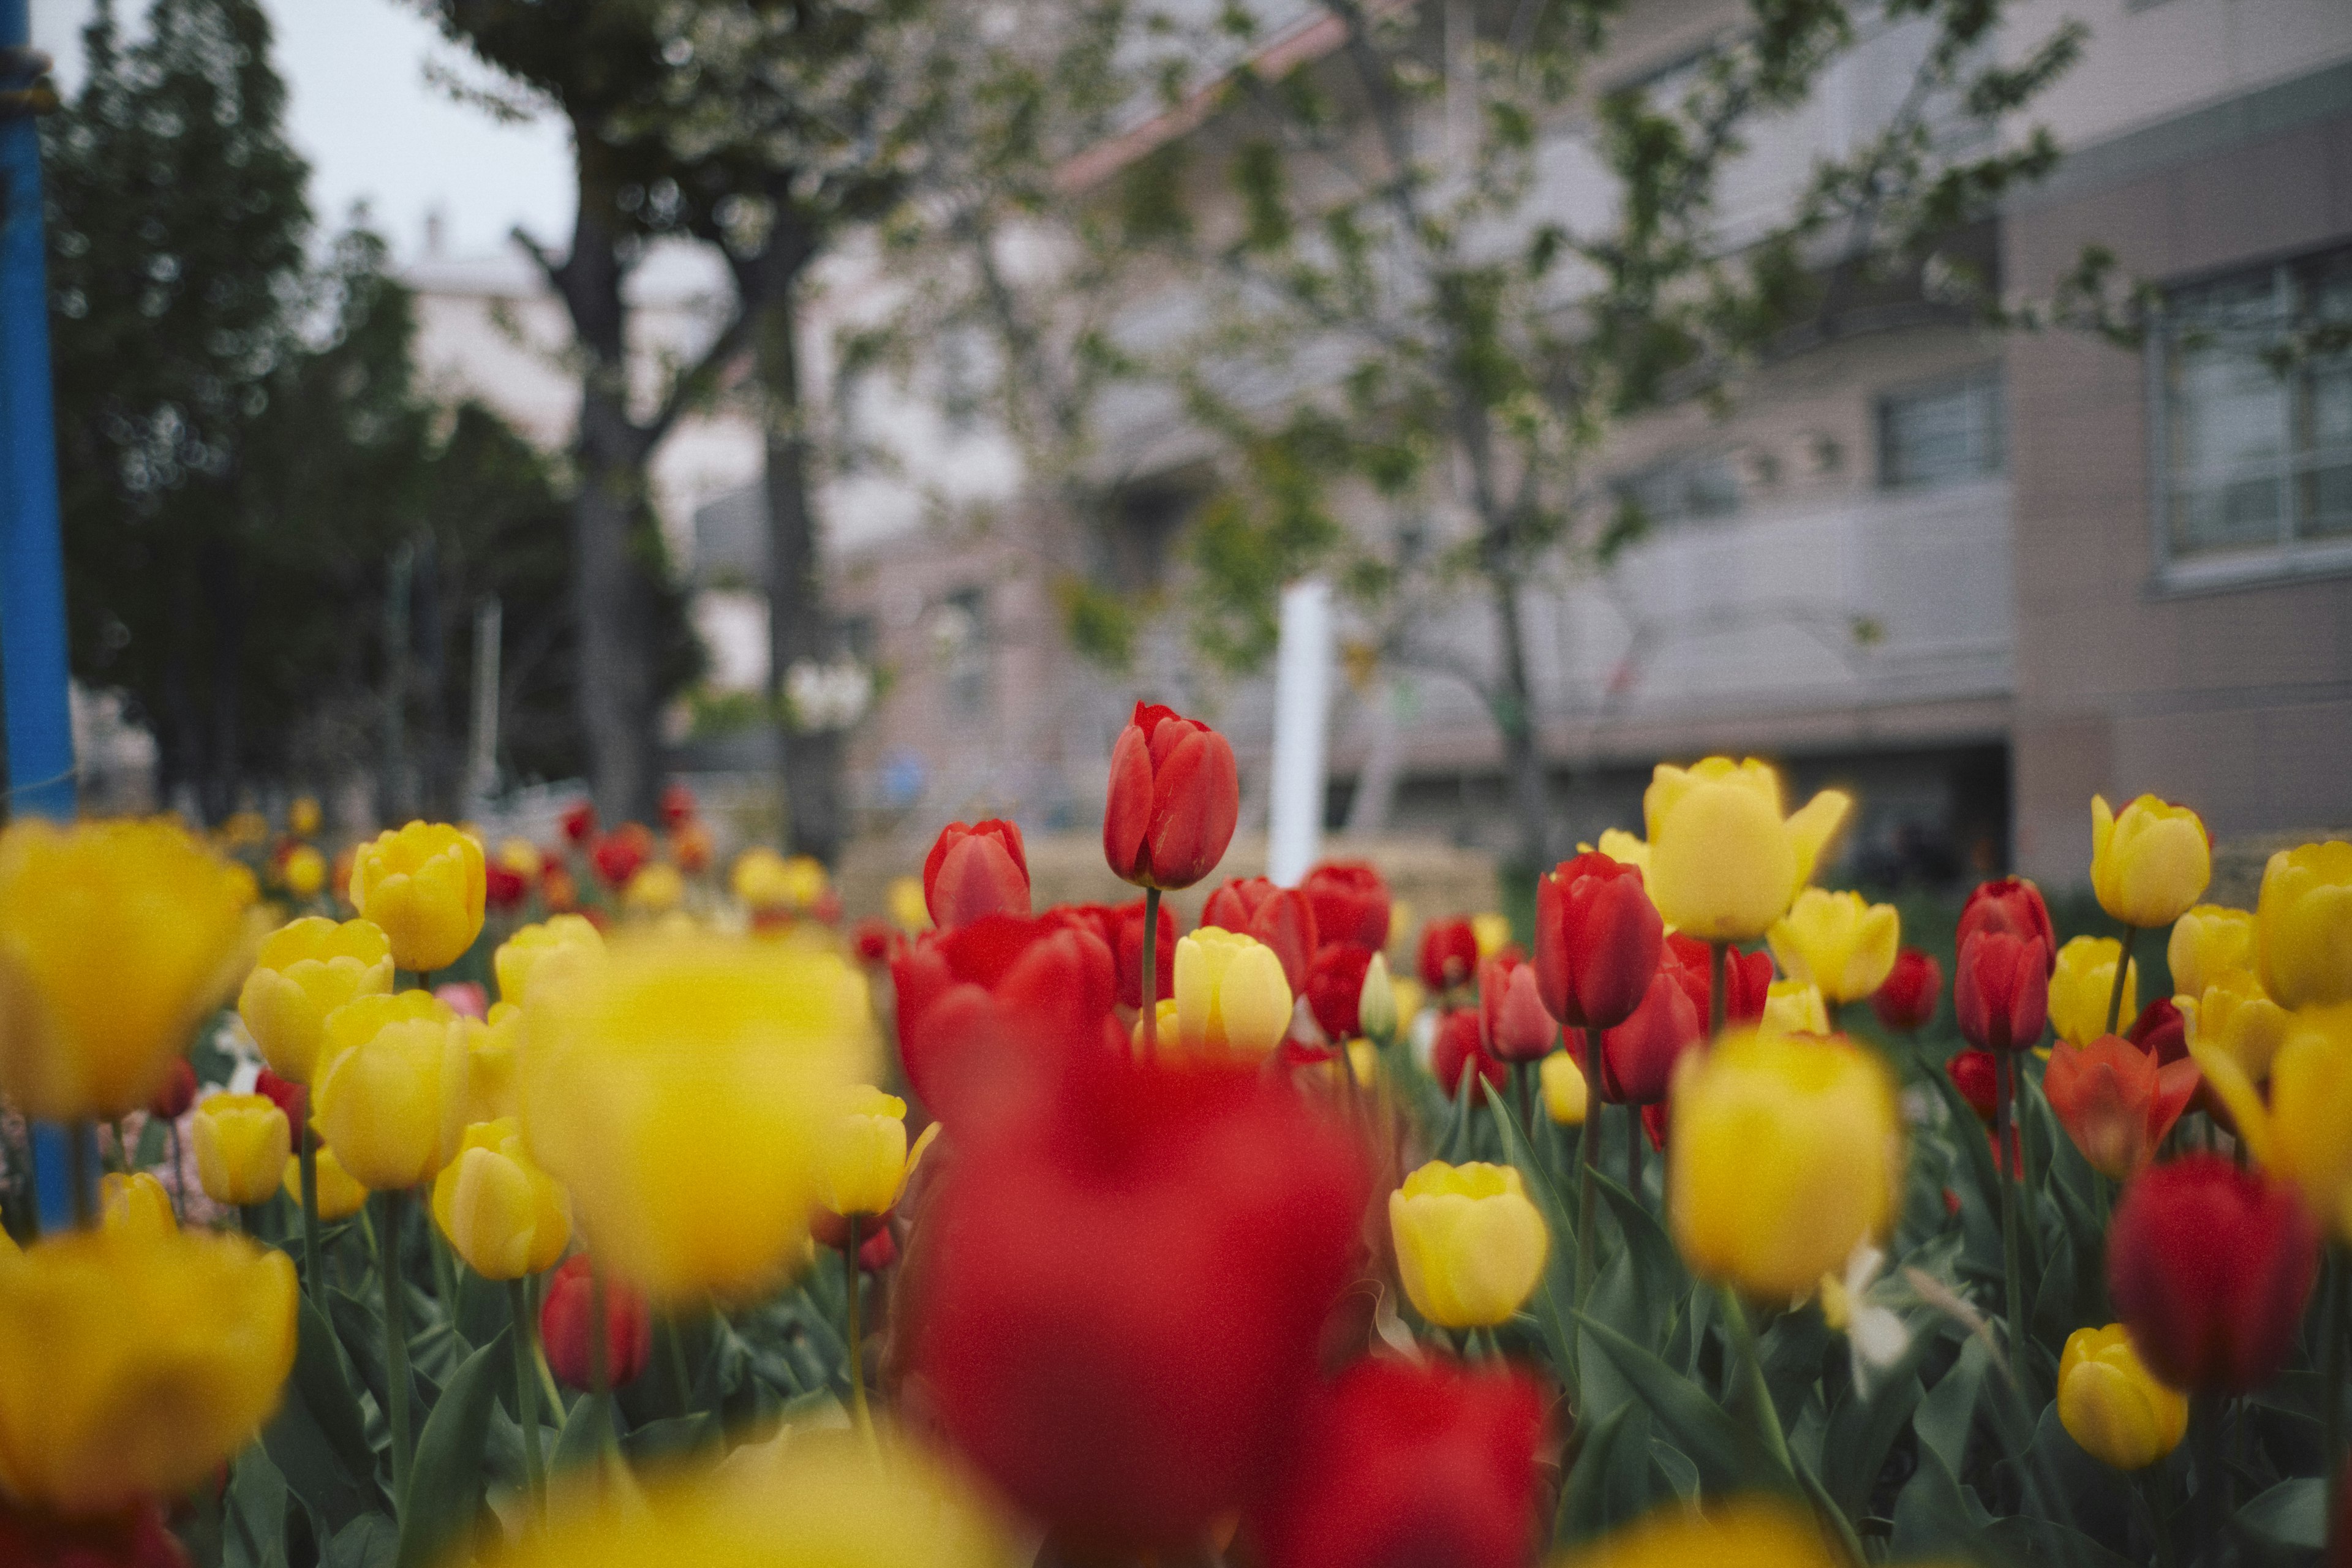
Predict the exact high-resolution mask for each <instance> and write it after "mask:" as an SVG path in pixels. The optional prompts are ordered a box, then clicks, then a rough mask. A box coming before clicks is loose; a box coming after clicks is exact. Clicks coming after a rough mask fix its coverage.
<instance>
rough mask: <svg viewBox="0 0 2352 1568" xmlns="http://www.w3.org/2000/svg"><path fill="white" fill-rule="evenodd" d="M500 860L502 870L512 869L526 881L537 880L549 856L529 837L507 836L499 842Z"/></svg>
mask: <svg viewBox="0 0 2352 1568" xmlns="http://www.w3.org/2000/svg"><path fill="white" fill-rule="evenodd" d="M498 862H499V869H500V870H502V871H511V872H513V873H514V874H515V875H516V876H518V877H520V878H521V879H523V880H524V881H526V882H536V881H538V880H539V873H540V870H541V868H542V867H544V866H545V865H546V864H547V858H546V857H545V856H543V855H541V853H540V852H539V846H538V845H536V844H533V843H532V842H531V841H530V839H528V838H506V839H501V840H499V851H498Z"/></svg>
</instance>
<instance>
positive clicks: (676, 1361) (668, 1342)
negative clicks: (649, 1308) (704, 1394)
mask: <svg viewBox="0 0 2352 1568" xmlns="http://www.w3.org/2000/svg"><path fill="white" fill-rule="evenodd" d="M662 1343H663V1344H664V1345H665V1346H666V1347H667V1350H666V1352H665V1353H667V1355H668V1357H669V1380H670V1382H672V1383H674V1384H677V1413H678V1414H679V1415H693V1414H694V1374H693V1373H690V1372H688V1370H687V1367H686V1342H685V1341H684V1340H681V1339H680V1338H678V1333H677V1317H676V1316H675V1315H673V1316H670V1317H666V1318H664V1319H663V1320H662Z"/></svg>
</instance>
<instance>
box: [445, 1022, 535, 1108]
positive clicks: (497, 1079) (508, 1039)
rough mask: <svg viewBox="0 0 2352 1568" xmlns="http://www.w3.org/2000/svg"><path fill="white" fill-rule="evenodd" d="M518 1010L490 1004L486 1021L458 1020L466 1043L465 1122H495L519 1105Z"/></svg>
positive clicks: (520, 1025) (519, 1032)
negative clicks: (517, 1074) (516, 1080)
mask: <svg viewBox="0 0 2352 1568" xmlns="http://www.w3.org/2000/svg"><path fill="white" fill-rule="evenodd" d="M522 1017H523V1014H522V1009H521V1008H520V1007H518V1006H516V1005H514V1004H513V1003H511V1002H494V1003H492V1004H491V1005H490V1016H489V1017H488V1019H481V1018H467V1017H460V1018H459V1019H457V1033H458V1036H459V1037H461V1038H462V1039H463V1040H464V1041H465V1042H466V1122H467V1125H468V1126H471V1125H472V1124H473V1123H475V1122H477V1121H497V1120H498V1119H499V1117H501V1116H512V1115H515V1114H516V1113H517V1111H518V1110H519V1109H520V1105H521V1103H522V1102H521V1099H520V1092H521V1091H520V1089H518V1088H517V1087H516V1084H515V1073H516V1070H517V1068H519V1066H520V1063H521V1060H522V1054H521V1053H522Z"/></svg>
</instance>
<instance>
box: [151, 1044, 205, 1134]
mask: <svg viewBox="0 0 2352 1568" xmlns="http://www.w3.org/2000/svg"><path fill="white" fill-rule="evenodd" d="M195 1103H196V1069H195V1068H194V1067H193V1066H191V1065H190V1064H189V1061H188V1058H185V1057H173V1058H172V1066H171V1068H170V1075H169V1076H168V1077H167V1078H165V1079H164V1080H163V1088H161V1089H157V1090H156V1091H155V1098H154V1099H152V1100H149V1101H148V1102H147V1114H148V1115H150V1116H152V1117H154V1118H155V1119H156V1120H158V1121H178V1120H179V1119H180V1118H181V1117H183V1116H185V1115H186V1114H187V1113H188V1110H189V1108H190V1107H191V1106H193V1105H194V1104H195Z"/></svg>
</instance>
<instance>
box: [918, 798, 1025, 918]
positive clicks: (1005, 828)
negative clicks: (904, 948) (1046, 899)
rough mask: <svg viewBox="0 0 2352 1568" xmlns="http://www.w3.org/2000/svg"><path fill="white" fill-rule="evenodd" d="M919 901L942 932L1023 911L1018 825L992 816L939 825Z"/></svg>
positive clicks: (1022, 860) (925, 865)
mask: <svg viewBox="0 0 2352 1568" xmlns="http://www.w3.org/2000/svg"><path fill="white" fill-rule="evenodd" d="M923 906H924V908H925V909H926V910H928V911H929V914H930V917H931V923H932V924H933V925H936V926H938V927H939V928H940V930H942V931H945V930H946V929H948V928H949V927H950V926H960V925H965V924H968V923H970V922H971V921H976V920H978V919H980V918H981V916H982V915H994V914H1010V915H1025V914H1027V913H1028V912H1029V858H1028V856H1027V854H1026V853H1024V850H1023V849H1022V847H1021V829H1020V828H1019V827H1018V826H1015V825H1014V824H1013V823H1010V822H1004V821H1001V820H999V819H998V818H996V817H990V818H988V819H987V820H986V821H984V822H976V823H973V824H972V825H971V826H969V827H967V826H964V825H963V824H962V823H961V822H951V823H950V824H948V825H947V826H946V827H944V828H942V829H940V837H939V839H938V841H937V842H936V843H934V844H933V845H932V846H931V852H930V853H929V855H928V856H926V857H924V858H923Z"/></svg>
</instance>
